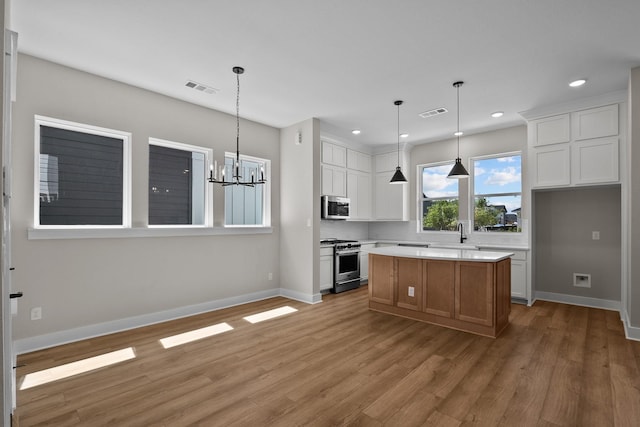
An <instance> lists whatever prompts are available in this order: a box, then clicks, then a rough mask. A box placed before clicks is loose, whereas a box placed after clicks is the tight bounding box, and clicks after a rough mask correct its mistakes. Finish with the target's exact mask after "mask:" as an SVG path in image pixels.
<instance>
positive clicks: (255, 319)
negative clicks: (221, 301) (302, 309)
mask: <svg viewBox="0 0 640 427" xmlns="http://www.w3.org/2000/svg"><path fill="white" fill-rule="evenodd" d="M296 311H298V310H296V309H295V308H293V307H289V306H288V305H285V306H284V307H280V308H274V309H273V310H268V311H263V312H262V313H257V314H252V315H251V316H247V317H243V319H244V320H246V321H247V322H249V323H259V322H264V321H265V320H269V319H273V318H275V317H280V316H284V315H285V314H290V313H295V312H296Z"/></svg>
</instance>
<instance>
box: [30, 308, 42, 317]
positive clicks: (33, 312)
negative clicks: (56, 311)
mask: <svg viewBox="0 0 640 427" xmlns="http://www.w3.org/2000/svg"><path fill="white" fill-rule="evenodd" d="M40 319H42V307H33V308H32V309H31V320H40Z"/></svg>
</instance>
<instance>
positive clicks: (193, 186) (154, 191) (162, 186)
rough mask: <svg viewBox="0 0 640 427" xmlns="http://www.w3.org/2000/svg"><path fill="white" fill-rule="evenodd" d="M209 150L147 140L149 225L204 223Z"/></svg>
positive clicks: (191, 224) (206, 205) (206, 204)
mask: <svg viewBox="0 0 640 427" xmlns="http://www.w3.org/2000/svg"><path fill="white" fill-rule="evenodd" d="M210 156H211V150H208V149H205V148H201V147H195V146H191V145H186V144H181V143H177V142H171V141H162V140H158V139H150V140H149V225H151V226H154V225H158V226H160V225H165V226H205V225H207V223H208V220H207V218H208V217H209V203H208V200H209V197H208V187H207V184H208V183H207V180H206V169H207V164H209V158H210Z"/></svg>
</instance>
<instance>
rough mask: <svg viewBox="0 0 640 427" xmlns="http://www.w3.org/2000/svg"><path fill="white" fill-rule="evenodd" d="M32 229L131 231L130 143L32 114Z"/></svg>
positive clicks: (122, 135) (120, 135)
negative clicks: (117, 228)
mask: <svg viewBox="0 0 640 427" xmlns="http://www.w3.org/2000/svg"><path fill="white" fill-rule="evenodd" d="M35 127H36V138H35V153H36V167H35V174H36V177H35V182H36V189H35V193H36V194H35V203H34V226H35V227H50V228H87V227H96V228H103V227H107V228H108V227H130V225H131V215H130V174H131V172H130V156H131V154H130V139H131V135H130V134H129V133H127V132H121V131H116V130H111V129H104V128H99V127H95V126H90V125H84V124H79V123H72V122H67V121H63V120H58V119H51V118H47V117H41V116H36V118H35Z"/></svg>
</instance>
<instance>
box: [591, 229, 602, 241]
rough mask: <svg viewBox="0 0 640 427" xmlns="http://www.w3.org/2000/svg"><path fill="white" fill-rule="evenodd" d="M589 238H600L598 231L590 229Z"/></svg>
mask: <svg viewBox="0 0 640 427" xmlns="http://www.w3.org/2000/svg"><path fill="white" fill-rule="evenodd" d="M591 238H592V239H593V240H600V232H599V231H592V232H591Z"/></svg>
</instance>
